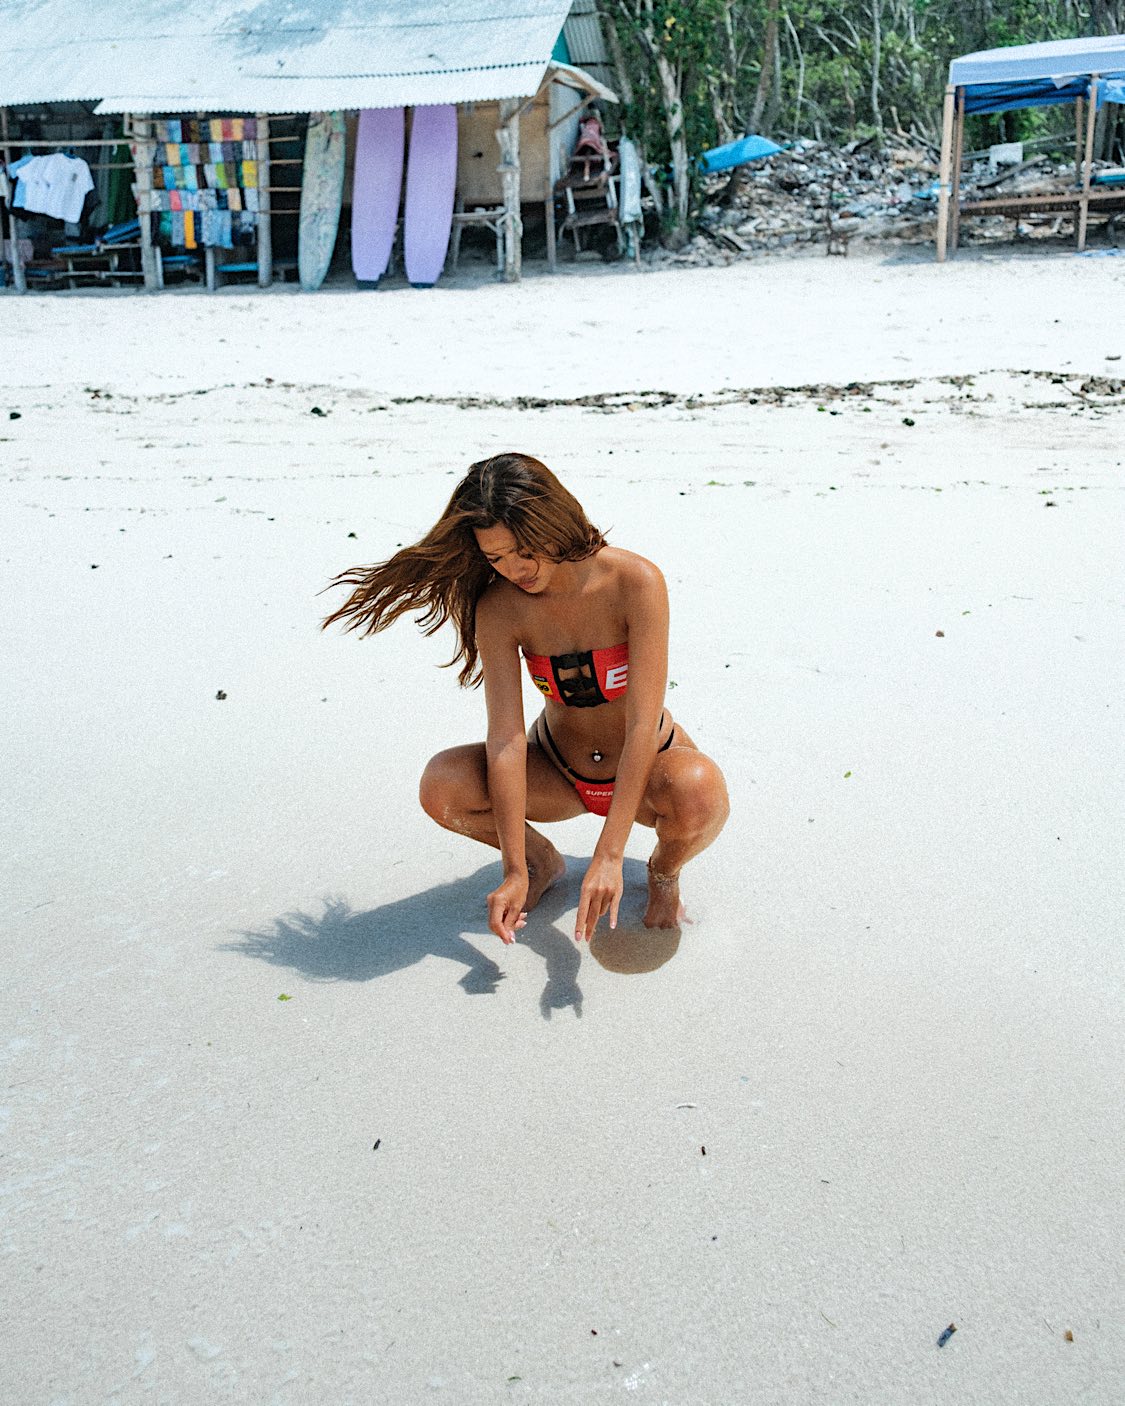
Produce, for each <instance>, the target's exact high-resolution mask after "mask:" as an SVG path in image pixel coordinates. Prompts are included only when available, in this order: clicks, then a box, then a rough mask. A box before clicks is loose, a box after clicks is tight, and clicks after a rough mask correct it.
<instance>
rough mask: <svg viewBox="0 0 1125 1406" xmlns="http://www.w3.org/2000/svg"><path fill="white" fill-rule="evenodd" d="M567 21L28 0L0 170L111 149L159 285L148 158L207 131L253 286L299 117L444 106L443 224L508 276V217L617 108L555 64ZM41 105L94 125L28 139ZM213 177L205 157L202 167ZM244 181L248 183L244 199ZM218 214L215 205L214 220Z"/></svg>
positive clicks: (515, 259)
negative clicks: (489, 247) (446, 210)
mask: <svg viewBox="0 0 1125 1406" xmlns="http://www.w3.org/2000/svg"><path fill="white" fill-rule="evenodd" d="M580 5H581V15H582V19H581V24H580V25H579V30H580V31H581V34H582V36H583V37H588V36H586V34H585V31H586V30H587V29H588V28H589V24H590V19H589V16H588V15H587V14H586V11H587V10H588V8H589V0H580ZM570 8H571V6H570V3H569V0H489V3H488V4H487V5H484V4H466V5H460V6H449V5H438V4H436V3H432V0H431V3H423V0H382V2H381V3H378V4H371V3H367V0H305V3H303V4H302V5H301V6H300V7H290V6H275V5H263V4H261V3H258V0H234V3H232V4H229V5H224V6H221V7H218V8H216V7H215V6H214V5H211V4H208V3H205V0H182V3H180V4H178V5H176V6H175V7H169V6H168V5H166V4H164V3H161V0H128V3H126V0H90V3H88V4H85V5H83V6H81V7H76V6H75V5H74V4H73V0H27V3H24V4H21V5H20V6H18V7H16V8H14V9H12V10H11V11H10V12H9V13H8V14H6V16H5V43H4V45H3V47H2V48H0V124H2V125H0V147H3V154H4V158H5V166H7V165H8V164H10V162H11V160H12V158H13V157H15V156H19V155H23V154H25V153H28V152H37V153H40V154H41V153H44V152H58V151H63V150H66V151H78V150H79V149H82V150H85V151H88V152H95V153H96V152H98V151H103V152H105V153H114V154H116V153H117V151H118V144H119V142H120V140H121V137H122V135H123V136H124V137H125V139H126V140H127V141H128V143H129V148H130V152H129V160H130V162H131V164H132V167H133V170H132V171H131V173H130V174H131V177H132V179H131V185H132V189H133V195H134V198H135V211H134V214H135V215H136V216H137V217H139V225H138V227H137V228H136V230H135V231H133V232H132V233H133V234H134V236H135V240H136V243H137V244H138V246H139V249H140V255H141V269H140V275H141V277H142V278H143V282H144V284H145V286H146V287H148V288H155V287H158V286H160V284H161V281H162V277H161V275H162V269H163V266H164V264H165V263H166V260H165V259H163V258H162V256H161V251H160V248H159V246H158V244H156V243H155V242H154V240H153V235H152V227H151V226H152V217H153V216H154V215H155V214H156V212H158V211H159V212H161V213H162V214H164V215H167V214H168V213H169V211H168V202H169V200H170V199H171V198H172V197H171V195H168V196H165V195H163V194H162V193H161V190H160V176H159V171H160V167H161V161H160V160H158V159H157V158H158V157H160V156H161V155H162V152H163V145H164V144H165V143H167V144H168V145H171V143H170V142H169V141H168V139H169V136H170V135H179V136H181V137H182V136H183V135H184V132H183V123H184V122H188V123H190V124H192V126H191V135H193V136H195V137H196V139H197V140H196V142H195V143H192V142H187V141H185V142H183V143H181V144H182V145H183V146H184V147H185V148H191V150H192V152H194V148H195V147H196V146H197V145H199V138H201V137H202V138H203V140H204V141H206V139H207V138H208V137H210V136H212V132H211V124H213V123H215V122H218V123H219V126H218V128H217V129H216V132H217V136H218V140H219V142H220V143H221V142H223V141H227V142H229V141H232V140H233V141H234V142H236V143H239V148H238V151H237V152H236V155H237V157H238V158H239V161H238V163H237V170H232V169H231V166H232V163H230V162H220V163H219V164H220V165H221V166H223V167H224V168H226V170H227V171H228V172H229V173H230V174H229V179H227V178H226V176H224V179H226V184H225V185H224V186H223V187H222V189H223V191H224V192H225V191H226V190H227V188H228V187H229V189H230V190H231V191H232V192H238V197H237V204H238V206H239V209H238V211H237V218H238V221H239V222H240V224H241V225H244V226H245V225H249V224H250V223H252V224H253V226H254V230H255V238H254V244H253V250H254V252H253V258H252V259H251V261H250V262H249V263H244V264H243V265H242V266H241V267H242V268H244V269H250V270H252V271H256V273H257V278H258V282H259V283H260V284H262V285H263V286H264V285H266V284H268V283H269V282H270V281H271V278H272V276H273V267H274V264H273V252H272V251H273V240H272V230H273V226H274V221H275V220H276V219H277V218H280V217H289V216H293V215H295V214H296V208H295V207H296V201H295V200H293V199H292V198H288V199H281V200H279V199H278V198H277V197H279V196H280V197H292V196H293V194H294V187H293V185H292V180H293V176H292V174H291V173H292V170H293V169H294V168H297V169H300V165H301V161H300V156H299V154H298V155H294V154H293V151H294V144H295V143H296V142H299V138H300V133H301V124H302V123H304V122H306V121H307V118H308V115H309V114H312V113H339V114H342V115H343V114H347V113H349V112H350V113H352V114H353V115H354V114H355V113H357V112H358V111H360V110H363V109H380V108H382V109H387V108H391V109H394V108H406V109H413V110H418V109H421V108H430V107H439V106H447V105H452V106H454V107H456V110H457V121H458V129H459V133H458V134H459V136H460V138H461V140H460V143H459V149H460V156H459V164H458V178H459V181H460V183H461V186H462V189H461V192H460V194H461V201H460V203H459V210H458V215H457V216H456V218H455V225H460V226H464V225H466V224H472V223H474V222H476V223H481V224H490V225H491V226H492V227H493V228H494V229H495V231H496V232H497V235H498V239H499V247H500V260H501V263H502V267H503V271H504V275H505V277H507V278H508V279H517V278H518V277H519V276H520V266H521V247H522V220H521V213H520V211H521V204H523V203H525V202H527V201H529V200H535V201H544V202H547V203H548V204H550V202H551V200H552V189H553V185H554V181H555V180H556V179H557V177H558V174H559V163H560V159H561V157H560V148H561V149H562V150H564V151H565V148H566V143H567V140H568V139H569V140H571V141H572V140H573V134H574V133H575V132H576V131H577V123H578V114H579V112H580V111H581V110H582V108H583V107H584V106H585V105H586V104H587V103H588V102H590V101H591V100H593V99H600V100H602V101H606V102H615V101H616V98H615V95H614V94H613V92H612V91H611V90H610V89H609V88H608V87H607V86H606V85H605V84H604V83H602V82H600V81H599V80H598V79H597V78H596V77H594V76H593V75H592V74H589V73H587V72H585V71H584V70H583V69H581V68H580V67H578V66H577V65H576V64H574V63H573V62H570V63H568V62H565V61H564V58H565V55H564V58H560V57H559V52H560V50H559V44H560V36H561V35H562V33H563V27H564V24H565V22H566V21H567V19H568V15H569V12H570ZM36 105H50V107H51V113H52V115H55V116H57V115H59V114H60V113H61V114H64V115H65V114H66V112H67V110H68V108H70V109H77V110H78V111H79V112H80V113H81V114H82V115H84V116H85V117H86V118H87V119H91V120H92V119H94V118H96V119H98V121H97V123H96V124H92V122H91V131H90V133H89V134H88V135H87V134H85V133H84V134H82V135H81V137H80V138H78V137H76V136H74V135H73V134H72V133H68V135H66V136H61V137H60V136H48V137H35V136H32V137H30V138H29V137H27V135H26V134H25V133H20V132H19V131H17V130H16V124H15V122H14V121H13V120H12V119H13V118H14V116H15V115H16V114H17V113H18V112H19V111H20V110H23V111H27V110H28V109H32V108H34V107H35V106H36ZM107 117H111V118H116V119H117V121H118V122H119V123H120V124H121V127H120V128H118V130H116V131H115V132H113V133H112V134H110V135H104V134H103V129H102V126H101V122H102V121H103V120H104V119H106V118H107ZM224 123H226V124H227V125H223V124H224ZM204 124H206V125H204ZM233 124H238V126H237V131H238V136H237V137H234V136H233V133H234V131H235V130H236V128H235V126H234V125H233ZM173 129H175V130H173ZM17 138H18V140H17ZM158 142H159V143H160V145H159V146H158ZM279 144H282V146H283V154H282V155H281V156H280V157H279V154H278V145H279ZM251 145H252V146H253V150H252V151H251V150H250V149H249V148H250V146H251ZM468 152H471V153H473V155H471V156H469V155H466V154H465V153H468ZM187 159H188V160H191V159H192V157H190V156H189V157H188V158H187ZM244 160H245V161H246V162H248V163H249V164H248V165H246V166H243V164H242V162H243V161H244ZM103 164H104V165H105V166H106V167H109V166H110V165H113V164H120V163H114V162H110V161H108V160H107V161H105V162H104V163H103ZM210 164H215V163H213V162H212V163H208V162H204V161H201V162H200V171H201V172H202V171H203V170H204V169H205V167H206V166H207V165H210ZM286 169H288V171H289V173H290V174H289V175H288V177H287V176H286ZM244 179H245V180H247V181H249V180H251V179H252V181H253V185H252V186H249V185H247V186H243V185H242V181H243V180H244ZM286 179H288V181H289V184H286ZM200 183H201V184H205V183H206V178H205V177H204V176H203V175H201V176H200ZM251 191H252V192H253V193H252V195H251V194H250V192H251ZM229 198H230V199H231V200H233V199H234V197H233V196H231V197H229ZM227 201H228V197H227V195H226V194H225V193H224V194H223V195H222V196H221V197H220V204H221V208H223V209H226V207H227ZM180 203H183V202H182V201H181V202H180ZM193 203H194V202H193ZM462 206H463V207H464V208H461V207H462ZM251 207H252V208H251ZM474 207H476V208H474ZM173 210H175V206H173ZM191 223H192V227H193V228H194V224H195V222H194V221H192V222H191ZM548 228H549V230H550V228H551V221H550V220H549V221H548ZM10 232H11V233H12V234H13V235H14V234H15V228H14V226H13V228H12V230H11V231H10ZM5 247H6V250H7V253H8V257H9V260H10V264H11V272H12V275H13V280H14V282H15V285H16V287H17V288H20V289H21V290H22V289H23V288H24V287H25V286H26V278H25V276H24V274H25V271H24V269H23V267H22V263H23V260H22V258H21V252H22V250H21V242H20V240H19V239H18V238H15V237H13V238H11V239H10V240H9V241H8V244H7V245H6V246H5ZM201 253H202V255H203V256H204V257H205V258H206V263H207V271H208V275H209V277H208V283H209V286H213V285H214V272H215V251H214V249H213V248H212V247H211V246H210V245H205V246H203V247H202V249H201ZM230 266H231V265H230V264H229V262H228V264H227V267H228V268H229V267H230ZM219 267H220V269H221V267H222V265H221V264H220V265H219Z"/></svg>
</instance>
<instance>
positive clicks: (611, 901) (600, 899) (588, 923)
mask: <svg viewBox="0 0 1125 1406" xmlns="http://www.w3.org/2000/svg"><path fill="white" fill-rule="evenodd" d="M618 901H619V895H618V894H617V893H615V892H614V890H613V889H594V890H593V892H591V893H589V894H586V893H583V895H582V900H581V902H580V903H579V905H578V918H577V921H576V922H575V925H574V940H575V942H581V941H582V939H583V938H585V939H586V941H587V942H589V941H590V939H591V938H592V937H593V935H594V932H595V931H596V929H597V926H598V923H599V922H601V920H602V918H604V917H605V915H606V914H607V913H609V914H610V915H611V916H610V920H609V925H610V927H613V928H615V927H616V926H617V904H618Z"/></svg>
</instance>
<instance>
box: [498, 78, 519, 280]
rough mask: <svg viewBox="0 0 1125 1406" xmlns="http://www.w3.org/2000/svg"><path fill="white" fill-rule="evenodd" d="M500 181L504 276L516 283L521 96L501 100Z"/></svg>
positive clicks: (517, 267)
mask: <svg viewBox="0 0 1125 1406" xmlns="http://www.w3.org/2000/svg"><path fill="white" fill-rule="evenodd" d="M496 140H497V142H499V144H500V165H499V166H497V168H496V169H497V170H498V171H499V172H500V181H501V185H502V187H503V190H504V278H505V279H506V280H507V282H509V283H518V282H519V277H520V266H521V263H522V254H523V249H522V246H523V221H522V220H521V219H520V100H519V98H502V99H501V100H500V126H499V127H498V128H497V129H496Z"/></svg>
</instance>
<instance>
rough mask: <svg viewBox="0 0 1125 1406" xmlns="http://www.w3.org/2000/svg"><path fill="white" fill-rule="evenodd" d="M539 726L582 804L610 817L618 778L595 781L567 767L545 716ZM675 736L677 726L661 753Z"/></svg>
mask: <svg viewBox="0 0 1125 1406" xmlns="http://www.w3.org/2000/svg"><path fill="white" fill-rule="evenodd" d="M537 726H538V727H541V728H542V729H543V736H544V737H546V739H547V745H548V747H549V748H550V751H551V754H552V756H553V758H554V761H555V764H556V765H557V766H558V768H559V770H560V771H561V772H562V773H563V775H564V776H565V777H566V779H567V780H568V781H569V782H570V784H571V785H572V786H573V787H574V789H575V790H576V791H577V792H578V795H579V799H580V800H581V801H582V804H583V805H584V806H585V807H586V809H587V810H588V811H589V812H590V814H591V815H608V814H609V807H610V803H611V802H612V800H613V786H614V782H615V781H616V780H617V777H616V776H611V777H609V778H608V779H607V780H605V781H594V780H592V779H591V778H590V777H588V776H582V775H580V774H579V773H578V772H577V771H575V770H574V768H573V767H572V766H568V765H567V763H566V759H565V758H564V757H563V754H562V753H561V752H560V751H559V749H558V747H557V746H556V745H555V739H554V738H553V737H552V736H551V729H550V728H549V727H548V726H547V718H546V715H545V714H542V713H541V714H540V715H539V722H538V724H537ZM663 726H664V714H663V713H661V715H660V727H663ZM658 730H659V729H658ZM536 736H538V732H537V733H536ZM675 736H676V728H675V724H673V725H672V731H671V732H670V733H669V734H668V741H667V742H665V743H664V745H663V747H661V748H660V751H661V752H666V751H667V750H668V748H669V747H671V745H672V742H673V739H674V738H675Z"/></svg>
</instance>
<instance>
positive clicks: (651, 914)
mask: <svg viewBox="0 0 1125 1406" xmlns="http://www.w3.org/2000/svg"><path fill="white" fill-rule="evenodd" d="M686 921H687V911H686V910H685V908H684V905H683V904H682V903H681V902H680V876H679V875H678V874H658V873H657V872H656V870H655V869H654V868H653V867H652V865H651V864H650V865H649V867H648V907H647V908H646V909H645V916H644V925H645V927H646V928H678V927H679V926H680V924H681V923H683V922H686Z"/></svg>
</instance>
